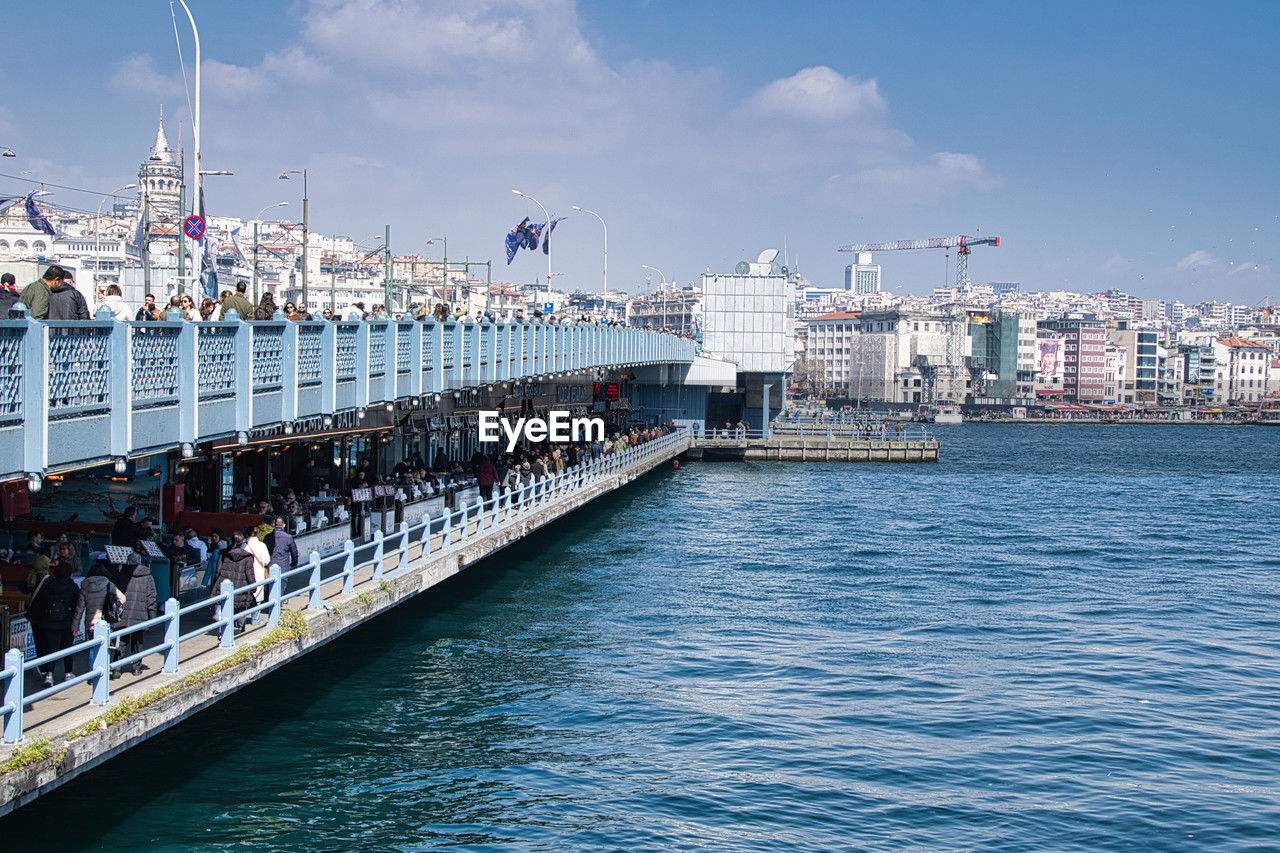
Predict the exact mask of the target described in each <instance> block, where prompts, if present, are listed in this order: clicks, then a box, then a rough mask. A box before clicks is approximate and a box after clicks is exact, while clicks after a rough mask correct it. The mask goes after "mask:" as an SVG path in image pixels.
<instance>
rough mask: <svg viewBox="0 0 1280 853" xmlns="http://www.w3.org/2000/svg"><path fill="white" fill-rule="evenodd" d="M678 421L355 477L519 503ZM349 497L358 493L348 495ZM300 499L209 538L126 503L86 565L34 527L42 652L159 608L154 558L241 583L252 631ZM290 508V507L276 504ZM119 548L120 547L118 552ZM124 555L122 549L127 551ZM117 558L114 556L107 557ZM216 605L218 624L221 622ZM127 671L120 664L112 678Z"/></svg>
mask: <svg viewBox="0 0 1280 853" xmlns="http://www.w3.org/2000/svg"><path fill="white" fill-rule="evenodd" d="M674 428H675V427H674V426H673V425H671V424H666V425H662V426H656V427H649V428H638V427H637V428H629V429H621V430H615V431H614V432H612V433H611V434H610V435H609V436H608V437H606V438H605V439H604V440H596V441H588V442H575V443H569V444H562V445H556V444H538V445H531V446H528V447H526V448H524V449H520V450H517V451H516V452H513V453H503V452H492V453H483V452H480V451H477V452H476V453H474V454H472V456H471V458H470V459H469V460H468V461H467V463H465V464H464V463H463V462H462V461H460V460H450V459H449V458H448V457H447V456H446V454H445V453H444V451H443V450H439V451H437V453H436V454H435V456H434V458H433V459H432V461H431V463H430V464H428V463H427V462H426V461H425V460H424V459H422V458H420V457H416V456H414V457H410V458H407V459H405V460H403V461H401V462H399V463H397V464H396V465H395V466H394V467H393V468H392V469H391V470H390V471H389V472H387V474H386V475H385V476H379V475H378V474H377V473H376V472H375V471H374V469H373V467H372V465H371V464H370V462H369V460H368V459H364V460H361V462H360V464H359V465H358V467H357V471H356V473H355V476H354V477H353V479H352V482H353V484H355V485H354V488H361V484H365V483H367V484H370V485H391V486H394V487H395V488H396V490H397V494H398V496H399V497H400V498H401V499H407V498H408V496H409V495H413V496H433V495H434V496H439V495H444V496H445V497H446V505H449V506H451V505H452V499H453V496H454V494H455V492H456V491H457V489H459V488H460V487H463V486H469V485H470V484H471V483H473V482H474V483H475V485H476V486H477V488H478V490H479V494H480V497H481V498H482V499H483V501H484V502H485V504H486V505H492V503H491V502H492V501H494V500H498V501H504V500H505V501H507V502H514V501H516V500H519V499H520V498H522V497H523V498H524V499H525V500H526V501H532V500H533V499H535V498H536V497H538V496H539V493H540V489H542V488H543V487H544V483H545V481H546V480H548V479H549V478H552V477H555V476H557V475H559V474H562V473H564V472H565V471H566V470H571V469H573V468H575V467H576V466H578V465H581V464H584V463H586V462H589V461H592V460H596V459H599V458H601V457H603V456H608V455H610V454H613V453H618V452H621V451H624V450H626V449H628V448H631V447H636V446H638V445H641V444H644V443H646V442H649V441H652V440H654V439H657V438H660V437H661V436H664V435H667V434H668V433H670V432H671V431H672V430H673V429H674ZM349 494H350V493H349ZM297 500H298V496H296V495H295V494H294V492H293V491H292V490H289V491H287V492H285V493H283V494H281V495H274V496H272V497H271V498H268V499H264V500H260V501H257V502H256V503H255V504H252V505H247V506H245V507H242V509H245V510H247V511H249V512H256V513H258V514H260V515H262V517H263V519H264V520H263V521H262V523H260V524H258V525H256V526H250V527H245V528H243V529H238V530H232V531H231V532H230V533H229V534H228V533H227V532H226V531H224V530H222V529H220V528H214V529H213V530H212V531H211V532H209V533H208V534H207V535H202V534H200V533H199V532H197V530H196V529H195V528H193V527H191V526H182V527H177V528H176V529H173V530H171V531H170V532H168V533H163V534H162V533H161V532H160V531H159V530H158V529H157V526H156V525H155V523H154V522H153V521H152V520H151V519H149V518H145V517H144V518H139V511H138V508H137V507H135V506H130V507H126V508H125V510H124V511H123V513H122V514H121V516H120V517H119V519H118V520H117V521H116V522H115V525H114V527H113V528H112V530H111V534H110V540H109V541H110V544H111V545H113V546H116V548H117V549H119V550H116V551H115V553H114V554H111V553H110V552H107V551H106V550H103V551H100V552H95V551H92V550H90V551H89V565H88V566H87V567H86V566H84V565H83V564H82V557H81V554H82V553H84V550H83V549H82V545H81V543H80V542H79V541H78V538H77V536H76V534H70V535H68V534H65V533H64V534H62V535H61V536H59V538H58V539H57V540H54V541H49V540H47V539H45V537H44V536H43V535H42V534H41V533H40V532H38V531H31V532H30V533H28V534H27V536H26V541H25V543H23V544H22V545H21V546H20V547H17V548H15V549H14V550H13V552H12V553H10V554H9V555H8V556H9V559H10V561H12V562H16V563H19V564H21V565H25V566H27V567H29V573H28V575H27V577H26V578H25V579H24V580H23V581H21V582H19V583H18V584H17V587H18V589H19V591H20V592H23V593H25V594H27V595H30V596H31V597H30V601H29V603H28V605H27V609H26V617H27V620H28V622H29V624H30V626H31V631H32V634H33V636H34V640H35V645H36V654H37V655H38V656H41V657H43V656H45V655H48V654H51V653H54V652H58V651H62V650H64V649H67V648H69V647H71V646H72V645H74V644H75V643H77V642H80V641H82V640H83V639H85V638H86V637H89V636H92V634H93V631H94V627H95V626H96V625H97V624H98V622H99V621H102V620H105V621H106V623H107V624H109V625H110V626H111V627H112V629H113V630H114V631H122V632H123V631H126V629H129V628H133V627H135V626H138V625H140V624H141V623H143V622H146V621H147V620H150V619H153V618H155V617H156V616H157V615H158V612H159V610H158V594H157V588H156V584H155V581H154V579H153V575H152V569H151V566H150V562H151V558H152V557H154V556H157V555H162V556H164V557H167V558H168V559H169V560H170V561H171V562H172V564H174V565H179V566H184V567H190V566H204V567H206V572H205V575H204V577H203V583H202V587H203V588H204V590H205V592H206V594H207V595H215V594H216V593H217V591H218V590H219V589H220V587H221V584H222V582H223V581H224V580H227V581H231V583H232V585H233V586H234V587H235V588H236V589H240V590H242V591H241V592H239V593H238V594H237V595H236V596H235V613H236V614H237V618H236V620H235V626H234V630H235V631H236V632H240V631H243V630H244V629H245V623H246V621H247V620H248V619H250V618H252V620H253V621H254V622H257V621H258V620H259V617H260V616H261V613H260V612H259V613H255V614H252V616H250V615H249V614H247V611H249V610H251V609H253V608H254V607H255V606H256V605H258V604H261V603H262V602H263V600H264V597H265V596H264V590H263V587H261V586H260V587H258V588H257V589H254V590H247V591H246V590H243V587H246V586H250V585H252V584H254V583H257V582H261V581H264V580H266V579H267V578H268V573H269V570H270V567H271V566H272V565H275V566H279V567H280V568H281V569H282V570H284V571H288V570H289V569H292V568H295V567H297V566H298V565H299V563H300V554H299V549H298V544H297V541H296V539H295V538H294V533H293V523H294V515H293V514H292V513H290V512H289V511H288V510H289V509H296V505H297V504H296V502H297ZM276 508H283V509H284V510H286V511H276ZM113 550H114V549H113ZM122 554H123V555H124V556H123V558H122ZM108 557H111V558H112V559H108ZM217 618H218V614H217V613H216V611H215V612H214V613H212V615H211V621H213V620H216V619H217ZM145 633H146V632H145V631H144V630H136V631H132V632H127V633H125V634H124V636H123V637H122V638H120V639H119V640H117V641H116V642H115V643H113V649H112V652H111V654H112V660H113V661H114V660H123V659H125V658H127V657H130V656H133V655H135V654H137V653H139V652H141V651H142V650H143V649H144V648H145V647H146V646H145V642H144V634H145ZM59 667H60V668H61V672H62V675H61V677H62V678H63V679H66V678H70V677H71V676H72V671H71V666H70V660H69V659H68V658H62V659H61V660H60V661H59V662H57V666H55V663H47V664H44V665H42V666H40V667H39V674H40V678H41V680H42V682H43V683H44V684H45V685H46V686H52V685H53V683H54V675H55V670H56V669H57V668H59ZM125 668H126V669H128V670H129V671H132V672H133V673H135V674H137V673H139V672H141V671H142V670H143V669H145V666H144V665H143V664H142V662H141V661H134V662H132V663H130V664H129V665H128V666H127V667H125ZM119 669H120V668H119V667H117V668H115V669H113V672H112V674H113V677H114V676H115V675H116V674H117V673H118V670H119Z"/></svg>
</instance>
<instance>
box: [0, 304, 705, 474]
mask: <svg viewBox="0 0 1280 853" xmlns="http://www.w3.org/2000/svg"><path fill="white" fill-rule="evenodd" d="M694 349H695V345H694V342H693V341H691V340H687V339H684V338H679V337H675V336H673V335H668V334H663V333H659V332H651V331H644V330H637V329H628V328H621V327H616V326H603V325H594V324H579V325H552V324H547V323H544V322H542V321H541V320H537V319H535V320H532V321H529V322H497V323H491V322H488V321H487V320H486V321H484V322H479V323H477V322H476V321H474V320H472V319H470V318H466V319H463V320H460V321H456V322H444V323H437V322H434V321H431V320H428V321H425V322H421V321H416V322H405V321H383V322H377V321H373V322H302V323H294V322H287V321H284V320H278V321H260V322H240V321H227V322H202V323H190V322H183V321H176V320H175V321H171V322H160V323H155V322H136V323H135V322H117V321H106V320H103V321H89V322H37V321H30V320H5V321H0V480H7V479H14V478H15V477H20V476H24V475H25V476H28V477H32V476H33V475H34V476H35V477H39V476H43V475H45V474H48V473H55V472H59V471H64V470H68V469H72V468H82V467H87V466H92V465H98V464H103V463H109V462H113V461H119V460H127V459H129V458H131V457H135V456H142V455H150V454H154V453H165V452H171V451H174V450H177V449H182V450H183V451H184V452H185V454H186V455H191V452H192V451H193V448H194V446H195V445H196V444H198V443H200V442H204V441H210V440H215V439H219V438H226V437H235V438H237V439H238V440H239V442H240V443H245V442H246V441H247V437H248V434H249V433H250V431H252V430H255V429H262V428H270V427H281V426H283V428H284V430H285V431H286V432H289V431H291V429H290V426H291V425H293V424H295V423H297V422H302V421H307V420H308V419H312V420H320V421H322V422H324V423H325V424H326V425H331V424H332V422H333V420H334V419H336V418H338V417H340V416H343V415H344V414H345V415H347V416H348V417H349V418H353V419H354V420H360V419H363V417H364V415H365V412H366V411H368V410H369V409H371V408H374V407H379V406H385V407H388V408H389V410H394V409H396V408H413V407H427V406H431V405H433V404H439V403H440V399H441V395H443V394H446V393H448V392H453V391H459V390H464V389H473V388H480V387H482V386H485V385H490V386H492V385H496V384H497V383H521V382H531V381H536V380H541V379H547V378H554V377H557V376H567V375H569V374H571V373H574V372H581V371H587V370H591V369H595V368H625V367H636V366H645V365H686V366H687V365H689V364H691V363H692V362H693V360H694ZM298 426H299V427H302V426H303V424H298Z"/></svg>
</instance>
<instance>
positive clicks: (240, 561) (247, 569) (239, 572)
mask: <svg viewBox="0 0 1280 853" xmlns="http://www.w3.org/2000/svg"><path fill="white" fill-rule="evenodd" d="M244 538H245V537H244V533H242V532H240V531H239V530H237V531H236V532H235V533H233V534H232V535H231V547H230V548H228V549H227V550H225V551H223V552H222V556H221V557H219V558H218V570H217V572H215V573H214V576H213V594H214V595H218V594H219V593H220V592H221V591H222V582H223V581H224V580H227V581H231V585H232V586H233V587H234V588H236V589H240V588H241V587H244V586H248V585H249V584H251V583H253V555H252V554H250V553H249V550H248V549H247V548H245V547H244ZM254 603H255V602H254V597H253V591H252V590H249V591H247V592H240V593H236V596H235V600H234V604H235V611H236V613H243V612H244V611H246V610H248V609H249V608H250V607H253V605H254ZM213 618H214V619H217V618H218V614H217V612H216V611H215V612H214V615H213ZM243 630H244V617H243V616H241V617H240V618H238V619H236V632H237V633H238V632H240V631H243Z"/></svg>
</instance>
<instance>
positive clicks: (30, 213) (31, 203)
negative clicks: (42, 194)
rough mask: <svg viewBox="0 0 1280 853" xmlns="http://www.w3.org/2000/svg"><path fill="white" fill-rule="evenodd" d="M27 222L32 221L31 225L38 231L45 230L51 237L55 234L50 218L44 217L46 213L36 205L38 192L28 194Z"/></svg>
mask: <svg viewBox="0 0 1280 853" xmlns="http://www.w3.org/2000/svg"><path fill="white" fill-rule="evenodd" d="M27 222H30V223H31V227H32V228H34V229H36V230H37V231H43V232H44V233H45V234H48V235H49V236H50V237H52V236H53V235H54V233H55V232H54V230H53V226H52V225H50V224H49V220H48V219H45V218H44V214H42V213H41V212H40V208H38V207H36V194H35V193H31V194H30V195H28V196H27Z"/></svg>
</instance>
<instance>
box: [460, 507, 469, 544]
mask: <svg viewBox="0 0 1280 853" xmlns="http://www.w3.org/2000/svg"><path fill="white" fill-rule="evenodd" d="M458 521H459V522H460V524H459V525H458V527H459V529H460V530H461V531H462V538H461V539H459V540H458V541H459V542H460V543H461V542H466V541H467V528H469V527H470V526H471V524H470V523H469V522H468V521H467V503H466V501H459V502H458Z"/></svg>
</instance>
